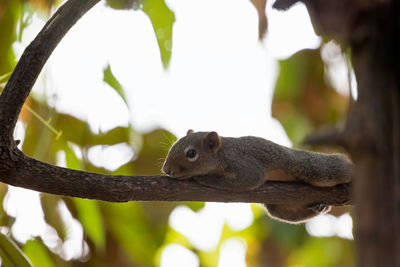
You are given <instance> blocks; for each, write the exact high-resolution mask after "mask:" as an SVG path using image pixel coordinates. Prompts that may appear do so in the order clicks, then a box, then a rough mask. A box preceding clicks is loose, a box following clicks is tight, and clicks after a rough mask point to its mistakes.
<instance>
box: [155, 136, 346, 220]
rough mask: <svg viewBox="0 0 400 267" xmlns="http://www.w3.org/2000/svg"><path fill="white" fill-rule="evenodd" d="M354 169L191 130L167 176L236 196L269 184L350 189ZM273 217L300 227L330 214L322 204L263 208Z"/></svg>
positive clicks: (331, 157) (256, 141) (320, 156)
mask: <svg viewBox="0 0 400 267" xmlns="http://www.w3.org/2000/svg"><path fill="white" fill-rule="evenodd" d="M352 169H353V168H352V163H351V162H350V160H349V159H347V157H345V156H344V155H341V154H324V153H318V152H311V151H303V150H297V149H291V148H287V147H284V146H281V145H278V144H276V143H274V142H271V141H269V140H266V139H263V138H260V137H254V136H244V137H239V138H234V137H221V136H219V135H218V133H216V132H214V131H212V132H194V131H193V130H188V131H187V134H186V136H185V137H183V138H181V139H179V140H178V141H177V142H175V143H174V144H173V145H172V147H171V148H170V150H169V152H168V155H167V157H166V160H165V162H164V164H163V167H162V171H163V172H164V173H165V174H167V175H168V176H169V177H171V178H174V179H189V178H192V177H194V179H195V180H196V181H197V182H199V183H200V184H202V185H205V186H209V187H214V188H217V189H225V190H232V191H248V190H252V189H255V188H257V187H259V186H261V185H262V184H264V183H265V182H267V181H303V182H305V183H308V184H310V185H313V186H317V187H330V186H335V185H337V184H343V183H349V182H350V180H351V177H352V172H353V170H352ZM264 205H265V207H266V209H267V213H268V214H269V216H270V217H272V218H274V219H277V220H280V221H284V222H288V223H301V222H305V221H306V220H308V219H310V218H312V217H314V216H317V215H319V214H322V213H326V212H328V211H329V210H330V206H325V205H322V204H317V205H313V206H307V205H275V204H264Z"/></svg>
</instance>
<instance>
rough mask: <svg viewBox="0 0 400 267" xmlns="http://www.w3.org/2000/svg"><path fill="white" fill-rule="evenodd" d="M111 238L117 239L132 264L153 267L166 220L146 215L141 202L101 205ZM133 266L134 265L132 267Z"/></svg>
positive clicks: (162, 239)
mask: <svg viewBox="0 0 400 267" xmlns="http://www.w3.org/2000/svg"><path fill="white" fill-rule="evenodd" d="M100 205H101V208H102V210H103V211H104V214H105V216H104V219H105V220H106V225H107V226H108V229H109V230H110V235H111V236H112V238H113V239H115V240H117V241H118V243H119V244H121V247H122V248H123V249H124V251H125V252H126V253H127V255H129V256H130V259H131V261H132V263H134V262H139V263H141V264H142V265H143V266H152V265H153V259H154V256H155V254H156V252H157V251H158V249H159V247H160V246H161V245H162V244H163V241H164V238H165V229H166V224H167V218H168V217H166V216H165V217H163V216H156V217H157V220H152V219H153V218H155V217H153V216H151V215H150V214H148V213H147V212H148V211H149V210H146V211H145V210H144V209H143V206H142V205H141V204H140V203H136V202H129V203H120V204H115V203H108V202H101V203H100ZM135 266H136V265H135Z"/></svg>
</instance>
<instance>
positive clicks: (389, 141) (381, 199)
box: [290, 0, 400, 267]
mask: <svg viewBox="0 0 400 267" xmlns="http://www.w3.org/2000/svg"><path fill="white" fill-rule="evenodd" d="M290 2H291V3H293V1H290ZM305 3H306V6H307V8H308V11H309V13H310V15H311V20H312V22H313V24H314V27H315V29H316V30H317V32H318V33H320V34H322V35H324V36H330V37H333V38H334V39H336V40H337V41H339V42H340V43H341V44H342V45H343V46H344V47H346V46H349V47H350V48H351V51H352V62H353V67H354V71H355V74H356V79H357V83H358V99H357V101H356V102H355V104H354V107H353V109H352V112H351V113H350V115H349V118H348V120H347V122H346V127H345V130H344V132H343V133H342V134H341V135H340V136H338V137H336V141H337V143H339V144H341V145H344V146H345V147H346V148H347V150H348V151H349V152H350V154H351V156H352V160H353V162H354V163H355V166H356V167H355V171H356V175H355V181H354V183H355V184H354V201H355V206H356V227H355V237H356V242H357V249H358V265H359V266H362V267H370V266H371V267H372V266H379V267H381V266H388V267H389V266H400V253H399V251H400V145H399V143H400V111H399V106H400V94H399V92H400V56H399V54H400V51H399V50H400V42H399V38H400V37H399V36H400V8H399V5H400V4H399V1H397V0H391V1H390V0H388V1H379V0H369V1H365V0H354V1H325V0H307V1H305ZM331 140H332V139H331ZM319 141H320V140H319ZM328 143H329V141H328Z"/></svg>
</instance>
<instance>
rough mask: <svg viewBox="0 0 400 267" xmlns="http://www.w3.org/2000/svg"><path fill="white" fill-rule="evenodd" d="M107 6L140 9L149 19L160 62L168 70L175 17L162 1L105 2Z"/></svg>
mask: <svg viewBox="0 0 400 267" xmlns="http://www.w3.org/2000/svg"><path fill="white" fill-rule="evenodd" d="M106 2H107V5H108V6H110V7H112V8H115V9H135V10H136V9H141V10H142V11H143V12H144V13H145V14H146V15H147V16H148V17H149V19H150V21H151V24H152V25H153V29H154V33H155V35H156V38H157V44H158V47H159V49H160V55H161V61H162V63H163V66H164V68H165V69H167V68H168V65H169V61H170V59H171V52H172V28H173V25H174V22H175V15H174V13H173V12H172V11H171V10H170V9H169V7H168V6H167V5H166V4H165V1H164V0H107V1H106Z"/></svg>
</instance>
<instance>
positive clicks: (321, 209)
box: [308, 203, 331, 213]
mask: <svg viewBox="0 0 400 267" xmlns="http://www.w3.org/2000/svg"><path fill="white" fill-rule="evenodd" d="M308 208H309V209H310V210H312V211H315V212H317V213H327V212H328V211H330V210H331V206H328V205H325V204H322V203H318V204H312V205H310V206H308Z"/></svg>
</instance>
